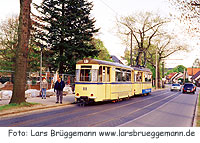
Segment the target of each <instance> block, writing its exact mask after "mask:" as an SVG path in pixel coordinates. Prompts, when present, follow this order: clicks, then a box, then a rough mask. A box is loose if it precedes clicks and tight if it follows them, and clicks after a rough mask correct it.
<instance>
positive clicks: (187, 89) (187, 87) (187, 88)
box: [183, 83, 196, 94]
mask: <svg viewBox="0 0 200 143" xmlns="http://www.w3.org/2000/svg"><path fill="white" fill-rule="evenodd" d="M195 91H196V86H195V85H194V84H193V83H185V84H184V86H183V93H193V94H195Z"/></svg>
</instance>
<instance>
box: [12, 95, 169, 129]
mask: <svg viewBox="0 0 200 143" xmlns="http://www.w3.org/2000/svg"><path fill="white" fill-rule="evenodd" d="M162 92H163V91H162ZM154 93H155V92H154ZM167 93H171V92H168V91H166V92H164V93H163V94H161V95H158V94H160V91H158V93H157V92H156V94H155V95H154V96H152V97H149V96H147V97H148V98H145V99H143V100H139V101H136V102H131V103H129V104H125V105H122V106H118V107H113V108H109V109H107V110H103V111H98V112H94V113H90V114H87V115H84V116H81V117H75V118H73V120H72V121H74V120H76V119H82V118H85V117H87V116H92V115H95V114H98V113H102V112H105V111H109V110H113V109H118V108H121V107H124V106H129V105H131V104H136V103H140V102H143V101H146V100H149V99H153V98H157V97H160V96H163V95H164V94H167ZM98 108H101V107H100V106H98V107H96V108H93V110H95V109H98ZM82 109H85V108H82ZM85 110H88V109H85ZM74 111H75V112H74ZM74 111H73V113H68V112H67V113H66V112H65V113H58V114H56V115H54V116H53V117H51V116H52V115H47V116H43V117H39V118H37V120H35V119H30V120H26V121H23V122H19V123H15V124H12V125H11V126H12V127H13V126H19V125H25V124H26V123H30V122H31V123H37V122H38V121H40V122H41V121H45V120H49V119H50V118H51V119H54V118H58V117H62V116H65V115H66V114H67V115H72V114H74V113H77V112H79V111H80V108H78V109H75V110H74ZM69 122H71V120H70V121H68V123H69Z"/></svg>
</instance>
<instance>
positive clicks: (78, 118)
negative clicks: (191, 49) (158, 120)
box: [51, 92, 171, 126]
mask: <svg viewBox="0 0 200 143" xmlns="http://www.w3.org/2000/svg"><path fill="white" fill-rule="evenodd" d="M167 93H168V92H167ZM167 93H166V94H167ZM160 96H163V94H162V95H160ZM156 97H158V96H156ZM170 97H171V96H170ZM165 98H166V97H165ZM146 100H149V98H148V99H145V100H140V101H138V102H132V103H129V104H125V105H122V106H117V107H114V108H110V109H107V110H103V111H98V112H94V113H91V114H87V115H84V116H79V117H77V118H74V119H72V120H71V121H69V120H68V121H64V123H60V126H62V124H64V125H63V126H65V125H70V123H72V124H76V123H77V124H78V122H84V121H83V119H87V118H88V119H91V118H92V120H93V118H95V117H94V115H98V114H99V115H100V114H101V115H103V114H109V113H106V112H108V111H112V110H114V111H116V110H117V109H121V108H122V107H127V106H129V105H134V104H136V103H140V102H143V101H146ZM161 100H162V99H161ZM159 101H160V100H159ZM159 101H156V102H159ZM147 106H148V105H147ZM147 106H146V107H147ZM137 110H139V109H137ZM89 117H90V118H89ZM118 117H119V116H117V117H115V118H118ZM54 125H59V123H54V124H51V126H54ZM88 126H91V125H88ZM92 126H93V125H92Z"/></svg>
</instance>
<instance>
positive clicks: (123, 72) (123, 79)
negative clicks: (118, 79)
mask: <svg viewBox="0 0 200 143" xmlns="http://www.w3.org/2000/svg"><path fill="white" fill-rule="evenodd" d="M122 81H126V70H123V71H122Z"/></svg>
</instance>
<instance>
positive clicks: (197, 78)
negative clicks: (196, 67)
mask: <svg viewBox="0 0 200 143" xmlns="http://www.w3.org/2000/svg"><path fill="white" fill-rule="evenodd" d="M191 80H192V81H193V82H194V83H195V84H196V85H197V86H198V87H199V86H200V71H198V72H197V73H196V74H195V75H193V76H192V77H191Z"/></svg>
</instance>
